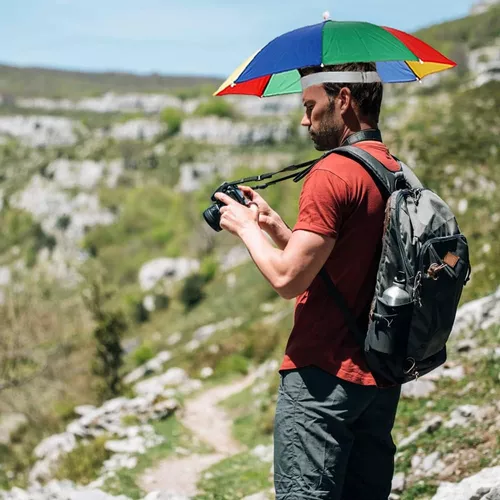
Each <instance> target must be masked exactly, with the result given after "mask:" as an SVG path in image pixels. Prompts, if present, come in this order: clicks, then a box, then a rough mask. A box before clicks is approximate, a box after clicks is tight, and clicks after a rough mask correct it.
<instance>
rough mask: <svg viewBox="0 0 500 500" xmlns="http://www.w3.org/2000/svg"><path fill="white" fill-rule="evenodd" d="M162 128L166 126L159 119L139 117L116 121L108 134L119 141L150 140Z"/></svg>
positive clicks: (160, 131) (164, 128) (159, 132)
mask: <svg viewBox="0 0 500 500" xmlns="http://www.w3.org/2000/svg"><path fill="white" fill-rule="evenodd" d="M164 130H166V127H165V126H164V125H163V124H162V123H160V122H159V121H156V120H145V119H140V118H139V119H136V120H129V121H127V122H125V123H117V124H116V125H114V126H113V128H112V129H111V131H110V132H109V135H110V136H111V137H113V138H114V139H117V140H119V141H123V140H136V141H140V140H145V141H150V140H152V139H154V138H155V137H156V136H157V135H159V134H161V133H162V132H163V131H164Z"/></svg>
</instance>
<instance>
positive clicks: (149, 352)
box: [133, 344, 155, 366]
mask: <svg viewBox="0 0 500 500" xmlns="http://www.w3.org/2000/svg"><path fill="white" fill-rule="evenodd" d="M154 356H155V353H154V351H153V349H152V348H151V346H150V345H149V344H141V345H140V346H139V347H138V348H137V349H136V350H135V351H134V354H133V357H134V363H135V364H136V365H137V366H140V365H143V364H144V363H146V362H147V361H149V360H150V359H153V358H154Z"/></svg>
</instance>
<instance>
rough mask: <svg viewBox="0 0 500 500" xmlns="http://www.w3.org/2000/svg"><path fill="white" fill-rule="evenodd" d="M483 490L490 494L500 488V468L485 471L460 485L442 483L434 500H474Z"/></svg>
mask: <svg viewBox="0 0 500 500" xmlns="http://www.w3.org/2000/svg"><path fill="white" fill-rule="evenodd" d="M482 488H488V489H489V490H490V492H489V493H488V494H490V493H491V491H492V490H493V491H494V490H495V489H498V488H500V466H497V467H489V468H486V469H483V470H482V471H480V472H478V473H477V474H474V475H473V476H470V477H468V478H466V479H463V480H462V481H460V482H459V483H449V482H444V483H441V484H440V485H439V488H438V490H437V492H436V494H435V495H434V496H433V497H432V500H472V499H473V498H474V497H475V496H476V495H477V493H478V491H480V490H481V489H482ZM495 494H496V493H495ZM481 500H485V499H484V498H482V499H481Z"/></svg>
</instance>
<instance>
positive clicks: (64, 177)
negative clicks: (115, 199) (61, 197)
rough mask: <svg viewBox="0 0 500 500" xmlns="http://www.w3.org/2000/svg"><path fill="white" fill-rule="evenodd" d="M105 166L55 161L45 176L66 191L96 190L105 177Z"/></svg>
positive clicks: (102, 164)
mask: <svg viewBox="0 0 500 500" xmlns="http://www.w3.org/2000/svg"><path fill="white" fill-rule="evenodd" d="M104 170H105V164H104V163H103V162H95V161H91V160H85V161H81V162H76V161H70V160H67V159H65V158H61V159H59V160H55V161H53V162H52V163H50V164H49V166H48V167H47V168H46V170H45V174H44V175H45V176H50V179H51V180H52V181H53V182H55V183H56V184H57V185H58V186H60V187H62V188H64V189H71V188H79V189H84V190H92V189H94V188H95V187H96V186H97V185H98V183H99V181H100V180H101V179H102V177H103V175H104Z"/></svg>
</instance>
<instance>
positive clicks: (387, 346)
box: [365, 297, 413, 354]
mask: <svg viewBox="0 0 500 500" xmlns="http://www.w3.org/2000/svg"><path fill="white" fill-rule="evenodd" d="M412 309H413V302H408V303H407V304H402V305H398V306H390V305H388V304H386V303H385V302H384V301H383V300H382V299H381V298H380V297H378V298H377V300H376V302H375V307H374V309H373V311H372V313H371V315H370V319H371V321H370V324H369V326H368V333H367V335H366V340H365V350H374V351H377V352H381V353H384V354H394V353H396V354H399V353H404V352H406V339H407V338H408V328H409V326H410V320H411V317H412Z"/></svg>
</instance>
